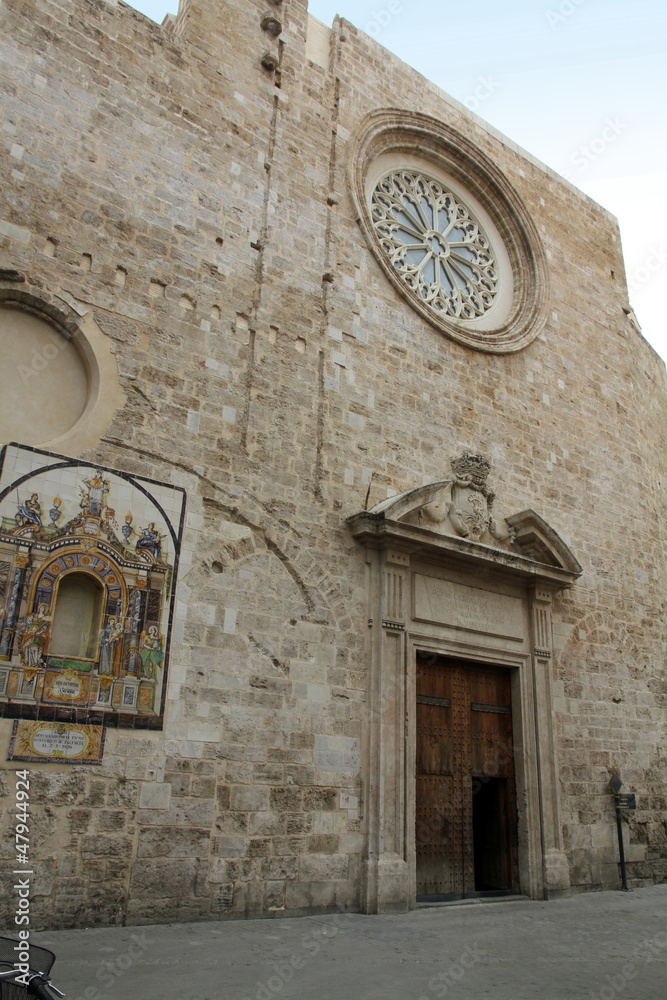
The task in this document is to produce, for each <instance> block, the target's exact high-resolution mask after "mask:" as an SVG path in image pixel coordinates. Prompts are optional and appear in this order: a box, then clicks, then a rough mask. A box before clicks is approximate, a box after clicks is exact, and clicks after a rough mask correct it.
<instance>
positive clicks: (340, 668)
mask: <svg viewBox="0 0 667 1000" xmlns="http://www.w3.org/2000/svg"><path fill="white" fill-rule="evenodd" d="M276 12H277V15H278V16H279V18H280V20H281V22H282V31H281V33H280V35H279V36H278V37H277V38H276V37H274V36H273V35H272V34H270V33H269V32H267V31H265V30H263V29H262V27H261V24H260V22H261V19H262V17H263V15H264V14H265V13H266V3H260V2H259V0H224V2H222V0H187V2H186V0H184V2H183V3H182V5H181V10H180V12H179V16H178V18H177V19H176V20H175V22H174V21H169V22H168V23H166V24H165V25H164V26H158V25H155V24H153V23H152V22H150V21H149V20H148V19H146V18H145V17H143V16H141V15H139V14H138V13H136V12H135V11H133V10H132V9H131V8H129V7H127V6H126V5H124V4H122V3H117V4H113V5H112V4H110V3H106V2H103V0H100V2H96V3H91V2H86V0H50V2H40V3H39V4H37V3H33V2H32V0H21V2H19V0H8V2H7V3H6V4H5V5H4V7H3V13H2V32H1V33H0V51H1V56H2V58H1V59H0V67H1V68H0V81H1V83H2V88H3V102H2V105H3V120H2V130H3V131H2V154H1V155H2V158H3V184H2V204H1V209H0V253H1V254H2V261H3V265H2V266H4V267H7V268H12V269H15V270H17V271H19V272H20V273H21V274H22V275H24V276H25V282H23V283H22V285H21V289H22V293H23V294H24V295H28V296H30V297H31V298H30V301H42V300H47V299H48V300H49V301H53V302H56V303H57V304H58V308H60V309H61V310H63V311H67V310H70V312H71V313H72V315H74V316H79V317H82V318H83V319H85V318H86V317H89V318H92V319H93V320H94V322H95V323H96V324H97V326H98V327H99V328H100V329H101V331H102V333H103V335H104V336H105V337H106V338H107V340H108V345H109V348H110V351H111V352H112V354H113V357H114V360H115V363H116V366H117V372H118V375H117V379H118V385H119V386H120V388H121V389H122V392H123V400H124V401H123V402H122V405H119V406H118V407H117V409H116V411H115V414H114V416H113V419H111V421H110V422H109V423H108V426H107V427H106V429H105V431H104V433H102V434H101V435H100V437H99V440H98V443H97V444H96V445H95V446H94V447H92V448H90V449H89V450H87V451H85V452H82V453H81V455H82V456H83V457H85V458H87V459H89V460H90V461H95V462H100V463H101V464H104V465H105V466H108V467H111V468H118V469H121V470H125V471H127V472H130V473H136V474H138V475H141V476H145V477H148V478H153V479H156V480H159V481H162V482H171V483H173V484H174V485H177V486H182V487H184V488H185V489H186V491H187V497H188V499H187V519H186V527H185V533H184V539H183V552H182V556H181V570H180V577H179V586H178V600H177V605H176V612H175V622H174V642H173V645H172V652H171V666H170V674H169V689H168V695H167V704H166V719H165V726H164V730H163V731H161V732H145V731H141V730H138V729H137V730H134V731H132V730H127V729H123V728H119V729H113V728H110V729H109V730H108V733H107V743H106V750H105V755H104V760H103V762H102V765H101V766H100V767H97V768H91V767H88V768H84V767H81V766H72V765H59V764H46V765H42V764H40V765H33V766H32V778H33V791H32V796H33V798H32V801H33V809H34V813H33V833H32V836H33V845H34V850H35V851H36V852H37V853H38V857H39V878H38V881H37V882H36V883H35V885H34V892H35V903H34V911H33V912H34V914H35V920H36V922H38V923H39V924H40V925H43V926H50V927H55V926H71V925H83V924H94V923H97V924H100V925H104V924H110V923H119V922H124V921H125V922H128V923H141V922H155V921H165V920H196V919H216V918H218V917H222V916H242V915H246V914H266V913H300V912H306V911H313V910H318V909H323V908H331V907H336V906H339V907H351V908H358V907H359V906H360V905H361V903H360V900H361V863H362V860H363V857H364V852H365V849H366V848H365V845H366V833H367V812H366V808H365V803H366V796H367V793H368V787H369V782H370V781H371V780H372V767H373V761H372V760H371V759H369V755H368V751H367V750H366V742H365V728H364V727H365V722H366V714H365V713H366V703H367V691H368V649H369V640H368V627H367V617H368V613H367V605H366V597H367V590H366V575H365V574H366V569H365V562H364V554H363V550H362V549H360V547H359V546H358V545H357V543H356V542H354V540H353V539H352V537H351V535H350V534H349V533H348V531H347V529H346V527H345V518H346V517H348V516H350V515H351V514H353V513H355V512H357V511H359V510H361V509H363V508H364V507H370V506H372V505H373V504H376V503H378V502H379V501H380V500H383V499H385V498H386V497H387V496H389V495H392V494H393V493H401V492H403V491H405V490H408V489H411V488H413V487H414V486H416V485H420V484H422V483H425V482H433V481H437V480H440V479H442V478H443V475H444V474H445V473H446V472H447V471H448V469H449V461H450V458H451V457H452V456H453V455H455V454H458V453H460V452H461V451H462V450H470V451H474V452H479V453H482V454H484V455H485V456H487V457H488V458H489V459H490V460H491V461H492V463H493V472H492V478H493V486H494V489H495V490H496V492H497V494H498V504H499V513H500V514H502V513H509V512H511V511H516V510H523V509H526V508H532V509H534V510H536V511H537V512H538V513H540V514H541V515H543V516H544V517H545V518H547V519H548V521H549V523H550V524H552V525H553V526H554V527H555V528H556V530H557V531H558V532H559V533H560V534H561V535H562V537H563V538H564V539H565V540H566V541H567V543H568V545H569V546H570V547H571V549H572V551H573V552H574V553H575V554H576V556H577V558H578V559H579V561H580V562H581V564H582V565H583V567H584V571H585V572H584V575H583V577H582V578H581V580H580V581H579V583H578V584H577V586H576V587H575V588H574V589H573V590H572V591H570V592H569V593H568V594H567V595H565V596H562V597H560V598H558V599H557V601H556V602H555V606H554V622H555V624H554V633H555V634H554V639H555V645H556V647H557V649H558V654H557V658H556V662H555V663H554V682H555V691H556V696H557V702H556V707H557V714H556V719H555V725H556V732H557V738H558V753H559V762H560V775H561V789H560V791H561V809H562V818H563V822H564V832H565V838H566V847H567V849H568V852H569V854H568V856H569V859H570V863H571V882H572V885H573V886H575V887H581V888H600V887H610V886H613V885H614V884H615V880H616V866H615V864H614V857H615V850H614V847H613V840H612V839H611V837H612V832H613V823H612V816H611V810H610V804H609V797H608V795H607V794H606V792H605V788H606V783H607V780H608V776H609V772H610V770H611V769H613V768H620V771H621V775H622V777H623V779H624V781H626V783H627V785H628V787H631V788H633V789H636V791H637V794H638V797H639V800H640V810H639V811H638V813H637V814H636V816H635V817H634V818H633V819H632V821H631V824H630V830H629V833H630V840H631V843H630V844H629V856H630V860H631V874H632V877H633V878H634V879H635V880H636V881H641V880H644V879H645V880H649V881H650V880H655V879H660V878H662V877H663V876H664V875H665V874H666V870H665V869H666V867H667V850H666V847H665V830H664V824H663V822H662V819H661V809H662V808H663V807H664V794H665V793H664V773H663V772H664V767H663V764H664V750H663V749H662V746H663V743H664V739H663V738H664V695H665V688H664V679H663V678H664V660H665V648H664V639H663V636H662V619H663V617H664V614H663V612H664V595H663V590H664V588H663V581H664V579H665V569H666V567H665V529H664V524H665V509H664V508H665V504H664V498H663V493H662V487H661V483H662V479H663V477H664V471H665V420H664V415H665V371H664V366H663V364H662V362H661V361H660V360H659V359H658V358H657V357H656V355H655V354H654V352H653V351H652V350H651V348H650V347H649V346H648V345H647V344H646V343H645V342H644V341H643V340H642V338H641V336H639V335H638V334H637V332H636V331H635V330H634V329H633V328H632V327H631V325H630V324H629V322H628V320H627V317H626V315H625V313H624V312H623V306H625V305H627V293H626V289H625V284H624V270H623V262H622V256H621V247H620V239H619V236H618V230H617V226H616V223H615V221H614V219H613V218H611V217H610V216H609V215H608V214H607V213H606V212H604V210H602V209H600V208H599V207H598V206H596V205H595V204H594V203H592V202H591V201H590V200H589V199H587V198H586V197H585V196H583V195H582V194H581V193H579V192H577V191H576V190H575V189H574V188H572V187H571V185H569V184H568V183H566V182H565V181H563V180H562V179H560V178H558V177H557V176H555V175H554V174H552V173H551V172H550V171H548V170H547V169H546V168H544V167H543V166H541V165H540V164H538V163H536V162H535V161H533V160H532V159H531V158H530V157H529V156H528V155H527V154H525V153H524V152H523V151H521V150H519V149H517V148H516V147H515V146H514V145H513V144H512V143H511V142H510V141H508V140H506V139H504V138H503V137H502V136H499V135H497V134H496V133H494V132H493V131H492V130H491V129H489V128H488V127H487V126H485V125H484V123H483V122H481V121H479V120H478V119H476V118H475V116H473V115H471V114H470V113H469V112H468V111H467V110H466V109H463V108H461V107H460V106H458V105H457V104H456V103H455V102H453V101H452V100H450V99H449V98H447V97H446V95H444V94H442V93H441V92H439V91H438V90H437V89H436V88H434V87H433V86H432V85H431V84H430V83H429V82H428V81H426V80H425V79H424V78H423V77H421V76H420V75H419V74H417V73H416V72H414V71H413V70H411V69H410V68H409V67H407V66H405V65H404V64H402V63H401V62H400V61H399V60H397V59H396V58H395V57H393V56H392V55H391V54H389V53H387V52H386V51H385V50H384V49H382V48H381V47H380V46H379V45H378V44H377V43H375V42H374V41H373V40H371V39H370V38H368V37H366V36H365V35H363V34H362V33H361V32H359V31H357V29H355V28H354V27H353V26H352V25H350V24H348V23H347V22H343V21H340V20H337V21H336V22H335V24H334V26H333V28H332V29H331V31H330V32H325V31H324V29H322V28H321V26H317V25H315V24H313V22H312V20H311V21H310V23H309V20H308V15H307V9H306V4H305V3H304V2H301V0H285V2H284V3H283V4H282V5H281V6H280V7H278V8H276ZM267 51H268V52H271V53H272V54H273V55H274V56H275V59H276V60H277V64H278V65H277V69H275V70H270V69H266V68H264V67H263V66H262V65H261V58H262V56H263V54H264V53H265V52H267ZM392 106H393V107H401V108H404V109H407V110H414V111H419V112H421V113H422V114H425V115H430V116H432V117H433V118H436V119H438V120H441V121H444V122H446V123H447V124H449V125H451V126H453V127H454V128H456V129H457V130H459V131H460V132H461V133H462V134H463V135H464V136H466V137H467V138H468V139H470V140H471V141H472V142H474V143H475V144H476V145H477V146H478V148H479V149H480V150H481V151H482V152H483V153H485V154H486V155H487V156H488V157H489V158H490V159H491V160H492V161H493V162H494V163H495V164H496V165H497V166H498V167H499V168H500V170H502V172H503V173H504V175H505V176H506V178H507V179H508V181H509V183H510V184H511V185H512V186H513V187H514V189H515V190H516V191H517V193H518V195H519V196H520V198H521V199H522V200H523V202H524V204H525V206H526V208H527V210H528V212H529V213H530V214H531V216H532V218H533V220H534V223H535V226H536V227H537V231H538V233H539V236H540V239H541V241H542V243H543V246H544V248H545V251H546V256H547V259H548V266H549V271H550V282H551V300H550V311H549V319H548V321H547V323H546V325H545V327H544V329H543V331H542V332H541V333H540V335H539V336H538V337H537V339H536V340H534V341H533V343H531V344H530V345H529V346H528V347H526V348H524V349H523V350H521V351H519V352H518V353H515V354H506V355H497V354H488V353H484V352H481V351H472V350H470V349H469V348H467V347H464V346H462V345H460V344H457V343H455V342H454V341H452V340H450V339H448V338H447V337H445V336H443V334H442V333H441V332H440V331H438V330H436V329H435V328H434V327H432V326H431V325H430V324H428V323H427V322H425V321H424V320H423V319H422V318H421V317H420V316H419V315H418V314H417V313H416V312H415V311H413V310H412V309H410V307H409V306H408V305H407V304H406V302H405V301H404V300H403V299H402V298H401V297H400V296H399V295H398V294H397V293H396V291H395V289H394V288H393V287H392V285H391V284H390V283H389V282H388V281H387V280H386V278H385V277H384V275H383V273H382V271H381V269H380V267H379V266H378V264H377V262H376V260H375V259H374V258H373V256H372V255H371V253H370V251H369V249H368V247H367V245H366V242H365V240H364V238H363V235H362V233H361V231H360V228H359V226H358V224H357V220H356V216H355V211H354V206H353V203H352V200H351V197H350V187H349V172H350V170H351V169H354V165H353V164H350V162H349V151H350V148H351V142H352V139H353V136H354V134H355V132H356V130H357V129H358V127H359V125H360V123H361V121H362V120H363V119H364V117H365V116H366V115H367V114H368V113H370V112H372V111H374V110H376V109H378V108H384V107H392ZM4 262H6V264H5V263H4ZM17 287H18V286H17V284H16V281H15V280H14V279H12V278H11V276H8V275H7V273H6V272H2V273H0V291H1V293H2V295H3V296H5V297H6V296H8V295H9V296H12V295H15V292H16V288H17ZM4 360H5V363H6V364H11V359H4ZM36 385H37V380H35V386H36ZM45 405H48V404H46V403H45ZM32 443H39V442H32ZM76 457H80V455H79V454H77V456H76ZM10 731H11V720H10V718H8V717H6V718H4V719H0V739H1V740H2V748H3V751H4V749H5V748H6V747H7V745H8V741H9V734H10ZM2 757H3V758H4V757H6V753H4V752H3V753H2ZM2 766H3V768H6V773H5V774H4V779H5V782H4V784H5V787H4V788H3V792H4V793H6V794H7V795H9V794H10V790H11V788H10V779H11V777H12V771H13V768H14V764H13V763H12V762H11V761H5V760H3V763H2ZM5 821H6V822H7V821H8V817H7V818H6V820H5ZM3 843H4V844H6V843H7V838H6V836H4V835H3ZM7 865H8V866H9V865H10V859H9V858H8V859H7ZM7 870H9V868H8V869H7Z"/></svg>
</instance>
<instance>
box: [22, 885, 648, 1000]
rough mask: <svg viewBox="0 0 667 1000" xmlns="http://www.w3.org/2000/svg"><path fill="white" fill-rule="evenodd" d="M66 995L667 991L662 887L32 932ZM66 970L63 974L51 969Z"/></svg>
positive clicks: (77, 999) (591, 995) (631, 997)
mask: <svg viewBox="0 0 667 1000" xmlns="http://www.w3.org/2000/svg"><path fill="white" fill-rule="evenodd" d="M34 941H35V943H39V944H44V945H45V946H47V947H51V948H52V949H53V950H54V951H55V952H56V955H57V961H56V965H55V968H54V979H55V982H56V984H57V985H59V986H60V987H61V988H62V989H64V990H65V991H66V992H67V994H68V998H69V1000H125V998H140V1000H297V998H298V1000H353V998H355V1000H356V998H363V1000H440V998H443V997H446V998H447V1000H487V998H492V1000H579V998H581V1000H614V998H616V997H618V998H622V1000H664V998H665V997H667V885H658V886H653V887H650V888H646V889H639V890H635V891H634V892H629V893H622V892H604V893H590V894H582V895H577V896H573V897H570V898H568V899H561V900H554V901H551V902H533V901H529V900H518V901H512V902H509V901H499V902H495V901H494V902H484V903H478V902H475V903H472V904H471V903H464V904H461V905H455V906H452V905H448V906H440V907H432V908H424V909H418V910H416V911H414V912H412V913H407V914H402V915H397V916H364V915H361V914H348V913H337V914H327V915H323V916H314V917H301V918H290V919H287V918H286V919H274V920H247V921H226V922H221V923H196V924H180V925H174V924H172V925H166V926H146V927H115V928H109V929H103V928H95V929H89V930H71V931H58V932H54V933H43V934H36V935H34ZM56 973H57V974H56Z"/></svg>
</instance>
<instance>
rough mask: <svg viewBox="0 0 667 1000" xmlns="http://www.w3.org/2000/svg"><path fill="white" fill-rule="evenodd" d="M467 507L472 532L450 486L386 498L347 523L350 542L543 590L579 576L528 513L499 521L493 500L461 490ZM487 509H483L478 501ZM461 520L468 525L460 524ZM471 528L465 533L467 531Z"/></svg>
mask: <svg viewBox="0 0 667 1000" xmlns="http://www.w3.org/2000/svg"><path fill="white" fill-rule="evenodd" d="M465 489H467V490H468V493H465V491H464V493H463V496H464V498H465V499H467V498H468V494H470V496H471V498H472V504H471V505H472V507H473V508H474V509H475V510H482V512H483V514H484V516H483V517H481V520H480V524H479V525H478V526H477V529H476V530H474V529H475V525H474V524H472V523H471V522H472V519H471V517H469V516H468V514H467V509H466V510H464V511H460V510H459V509H458V508H457V504H459V505H460V506H463V505H462V501H461V495H460V493H459V495H457V493H456V491H454V492H453V491H452V480H451V479H447V480H441V481H439V482H436V483H428V484H426V485H424V486H418V487H416V488H415V489H413V490H408V491H407V492H405V493H401V494H399V495H398V496H394V497H390V498H389V499H387V500H384V501H382V503H379V504H377V505H376V506H375V507H373V508H372V509H371V510H368V511H361V512H360V513H358V514H354V515H353V516H352V517H350V518H348V521H347V523H348V526H349V527H350V530H351V531H352V534H353V535H354V537H355V538H356V539H357V540H358V541H359V542H361V543H362V544H364V545H366V546H367V547H369V548H375V549H378V548H380V549H381V548H392V549H393V550H397V551H400V552H404V553H406V554H412V555H415V556H419V555H420V554H421V555H422V556H424V557H427V558H429V560H431V561H432V560H433V559H434V558H435V559H438V560H439V561H440V560H442V561H445V560H446V561H447V563H448V564H450V565H451V564H454V563H455V564H461V565H463V564H468V565H473V564H474V565H475V566H476V567H477V568H480V567H481V565H486V566H487V567H488V568H489V570H490V571H492V572H494V573H504V574H505V575H508V576H514V577H519V578H523V579H524V580H532V581H534V582H535V583H536V584H540V585H543V586H550V587H551V588H554V586H555V587H557V588H558V589H561V588H565V587H570V586H572V584H573V583H574V582H575V580H576V579H577V578H578V577H579V576H581V574H582V572H583V570H582V567H581V565H580V564H579V561H578V560H577V559H576V557H575V556H574V554H573V553H572V551H571V550H570V548H569V547H568V545H567V544H566V543H565V542H564V541H563V539H562V538H561V537H560V535H559V534H558V533H557V532H556V531H555V530H554V529H553V528H552V527H551V526H550V525H549V524H547V522H546V521H545V520H544V518H542V517H540V515H539V514H536V513H535V511H533V510H524V511H521V512H520V513H518V514H512V515H510V516H509V517H506V518H504V519H502V520H501V519H497V518H495V517H494V516H492V504H493V494H490V493H489V492H488V491H487V493H485V494H482V495H481V496H479V497H478V496H477V495H476V494H477V493H480V491H479V490H477V489H476V488H474V487H472V486H469V487H468V486H466V487H465ZM483 499H484V502H485V503H486V504H487V506H486V507H483V502H482V500H483ZM466 518H468V520H467V521H466ZM469 525H471V527H469Z"/></svg>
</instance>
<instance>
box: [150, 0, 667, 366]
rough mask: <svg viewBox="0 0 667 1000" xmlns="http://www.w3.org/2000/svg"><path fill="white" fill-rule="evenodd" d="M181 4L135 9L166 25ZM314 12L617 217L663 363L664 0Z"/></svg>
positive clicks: (633, 286)
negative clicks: (373, 43)
mask: <svg viewBox="0 0 667 1000" xmlns="http://www.w3.org/2000/svg"><path fill="white" fill-rule="evenodd" d="M219 2H220V3H224V2H225V0H219ZM177 3H178V0H134V2H132V4H131V6H133V7H134V8H135V9H136V10H139V11H141V12H142V13H144V14H146V15H148V16H149V17H151V18H152V19H153V20H154V21H158V22H161V21H162V19H163V17H164V15H165V14H166V13H176V9H177ZM309 10H310V13H311V14H312V15H313V16H314V17H316V18H318V19H319V20H320V21H322V22H324V24H327V25H330V24H331V23H332V21H333V19H334V17H335V15H336V14H340V16H341V17H345V18H347V20H349V21H351V22H352V23H353V24H355V25H356V26H357V27H358V28H361V29H362V30H363V31H366V33H367V34H369V35H372V36H373V37H374V38H375V39H376V40H377V41H378V42H380V43H381V44H382V45H384V46H385V47H386V48H387V49H389V50H390V51H391V52H394V53H395V54H396V55H397V56H399V57H400V58H401V59H403V60H404V61H405V62H406V63H408V64H409V65H410V66H413V67H414V68H415V69H417V70H418V71H419V72H420V73H422V74H423V75H424V76H426V77H427V78H428V79H430V80H432V81H433V82H434V83H436V84H437V85H438V86H439V87H441V88H442V89H443V90H445V91H446V92H447V93H448V94H451V95H452V96H453V97H455V98H457V99H458V100H459V101H462V102H463V103H464V104H466V105H467V107H469V108H470V109H471V110H472V111H475V112H476V113H477V114H478V115H480V116H481V117H482V118H484V119H485V120H486V121H488V122H489V123H490V124H491V125H493V126H494V127H495V128H497V129H499V130H500V131H501V132H502V133H504V134H505V135H506V136H508V137H509V138H510V139H512V140H513V141H514V142H516V143H518V144H519V145H520V146H522V147H523V148H524V149H526V150H527V151H528V152H530V153H531V154H532V155H533V156H535V157H537V158H538V159H540V160H542V161H543V162H544V163H546V164H547V165H548V166H550V167H552V168H553V169H554V170H556V171H557V172H558V173H559V174H562V175H563V176H565V177H567V178H568V180H570V181H571V182H572V183H573V184H574V185H576V187H578V188H580V189H581V190H582V191H584V192H585V193H586V194H588V195H590V197H591V198H593V199H595V201H597V202H599V204H601V205H604V207H605V208H607V209H609V211H611V212H612V213H613V214H614V215H616V216H617V218H618V220H619V224H620V227H621V238H622V241H623V250H624V254H625V264H626V273H627V278H628V286H629V298H630V305H631V306H632V308H633V309H634V311H635V314H636V317H637V319H638V321H639V324H640V326H641V328H642V332H643V334H644V336H645V337H646V339H647V340H648V341H649V343H650V344H651V345H652V346H653V347H654V348H655V350H656V351H657V352H658V353H659V354H660V355H661V356H662V357H663V358H664V359H667V319H666V318H665V313H666V310H665V308H664V305H663V302H664V291H665V289H666V287H667V128H666V125H667V121H666V119H667V111H666V109H667V84H666V82H665V81H666V79H667V4H665V0H634V2H622V3H614V2H609V0H508V2H507V3H505V4H498V2H497V0H476V2H475V3H467V2H461V0H458V2H456V3H454V2H449V3H448V2H444V0H370V2H367V0H311V2H310V4H309ZM572 225H573V226H575V225H577V219H576V218H573V219H572Z"/></svg>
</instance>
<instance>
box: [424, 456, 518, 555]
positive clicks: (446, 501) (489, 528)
mask: <svg viewBox="0 0 667 1000" xmlns="http://www.w3.org/2000/svg"><path fill="white" fill-rule="evenodd" d="M451 469H452V474H451V476H450V477H449V478H447V479H445V480H443V484H442V488H441V490H440V492H439V493H438V495H437V496H436V498H435V499H434V500H432V501H431V502H430V503H427V504H425V505H424V506H423V507H421V508H420V510H419V512H418V514H417V518H418V523H419V524H421V525H422V526H423V527H428V528H431V529H432V530H440V531H442V532H443V533H444V534H452V535H459V536H460V537H461V538H468V539H470V541H472V542H486V543H487V544H490V545H494V544H495V545H497V544H499V543H500V544H502V545H506V546H508V547H509V546H510V545H511V543H512V542H513V540H514V532H513V531H512V530H511V529H510V528H508V527H507V525H506V524H505V523H504V522H502V521H498V520H497V519H496V518H495V517H494V514H493V502H494V499H495V493H494V492H493V490H491V489H490V488H489V486H488V484H487V479H488V475H489V472H490V471H491V463H490V462H488V461H487V459H485V458H484V457H483V456H482V455H473V454H471V453H470V452H464V453H463V454H462V455H460V456H459V457H458V458H453V459H452V461H451Z"/></svg>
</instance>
